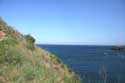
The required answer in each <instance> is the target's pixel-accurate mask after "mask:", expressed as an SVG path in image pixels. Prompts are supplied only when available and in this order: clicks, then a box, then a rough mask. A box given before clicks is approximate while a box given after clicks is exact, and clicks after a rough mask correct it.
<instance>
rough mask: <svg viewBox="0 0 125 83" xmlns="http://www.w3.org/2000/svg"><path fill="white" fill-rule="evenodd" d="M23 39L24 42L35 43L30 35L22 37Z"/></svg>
mask: <svg viewBox="0 0 125 83" xmlns="http://www.w3.org/2000/svg"><path fill="white" fill-rule="evenodd" d="M24 37H25V38H26V40H27V41H28V42H30V43H32V44H34V43H35V39H34V38H33V37H32V36H31V35H29V34H28V35H24Z"/></svg>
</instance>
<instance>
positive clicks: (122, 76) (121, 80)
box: [38, 45, 125, 83]
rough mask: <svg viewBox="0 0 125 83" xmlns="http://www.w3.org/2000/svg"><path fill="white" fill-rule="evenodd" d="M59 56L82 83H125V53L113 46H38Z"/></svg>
mask: <svg viewBox="0 0 125 83" xmlns="http://www.w3.org/2000/svg"><path fill="white" fill-rule="evenodd" d="M38 46H40V47H41V48H43V49H46V50H48V51H50V52H52V53H53V54H55V55H57V56H58V57H59V58H60V59H61V60H62V61H63V62H64V63H65V64H67V65H68V66H70V68H71V69H72V70H73V71H75V72H76V73H77V74H79V75H80V77H81V79H82V80H83V82H82V83H125V56H124V55H125V53H123V52H121V53H120V52H114V51H112V50H111V48H112V47H111V46H80V45H38Z"/></svg>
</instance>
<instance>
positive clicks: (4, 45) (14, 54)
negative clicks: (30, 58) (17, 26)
mask: <svg viewBox="0 0 125 83" xmlns="http://www.w3.org/2000/svg"><path fill="white" fill-rule="evenodd" d="M16 44H17V41H16V40H15V39H13V38H7V39H6V40H3V41H0V64H1V63H7V64H18V63H21V62H22V53H21V52H20V50H19V49H17V48H15V45H16Z"/></svg>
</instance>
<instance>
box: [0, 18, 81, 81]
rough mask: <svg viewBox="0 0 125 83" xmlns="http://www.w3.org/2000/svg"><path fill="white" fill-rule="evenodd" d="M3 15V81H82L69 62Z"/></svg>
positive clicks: (0, 71)
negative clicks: (8, 22)
mask: <svg viewBox="0 0 125 83" xmlns="http://www.w3.org/2000/svg"><path fill="white" fill-rule="evenodd" d="M34 42H35V39H34V38H33V37H32V36H30V35H22V34H20V33H19V32H18V31H15V30H14V29H13V28H12V27H11V26H8V25H7V24H6V23H5V22H3V20H1V19H0V83H80V79H79V76H77V75H75V73H74V72H72V71H71V70H70V69H69V68H68V67H67V66H66V65H64V64H63V63H62V62H61V61H60V60H59V59H58V58H57V57H56V56H54V55H53V54H51V53H50V52H48V51H46V50H43V49H40V48H38V47H37V46H35V45H34Z"/></svg>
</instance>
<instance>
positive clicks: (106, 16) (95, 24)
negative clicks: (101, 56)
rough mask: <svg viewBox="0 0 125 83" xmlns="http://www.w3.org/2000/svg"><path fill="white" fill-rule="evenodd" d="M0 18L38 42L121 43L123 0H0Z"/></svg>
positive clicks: (124, 32) (124, 28)
mask: <svg viewBox="0 0 125 83" xmlns="http://www.w3.org/2000/svg"><path fill="white" fill-rule="evenodd" d="M0 17H2V18H3V19H4V20H5V21H6V22H7V23H8V24H10V25H12V26H14V27H15V29H17V30H18V31H20V32H21V33H23V34H32V35H33V36H34V37H35V38H36V40H37V42H36V43H42V44H83V45H84V44H85V45H112V44H125V0H0Z"/></svg>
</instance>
